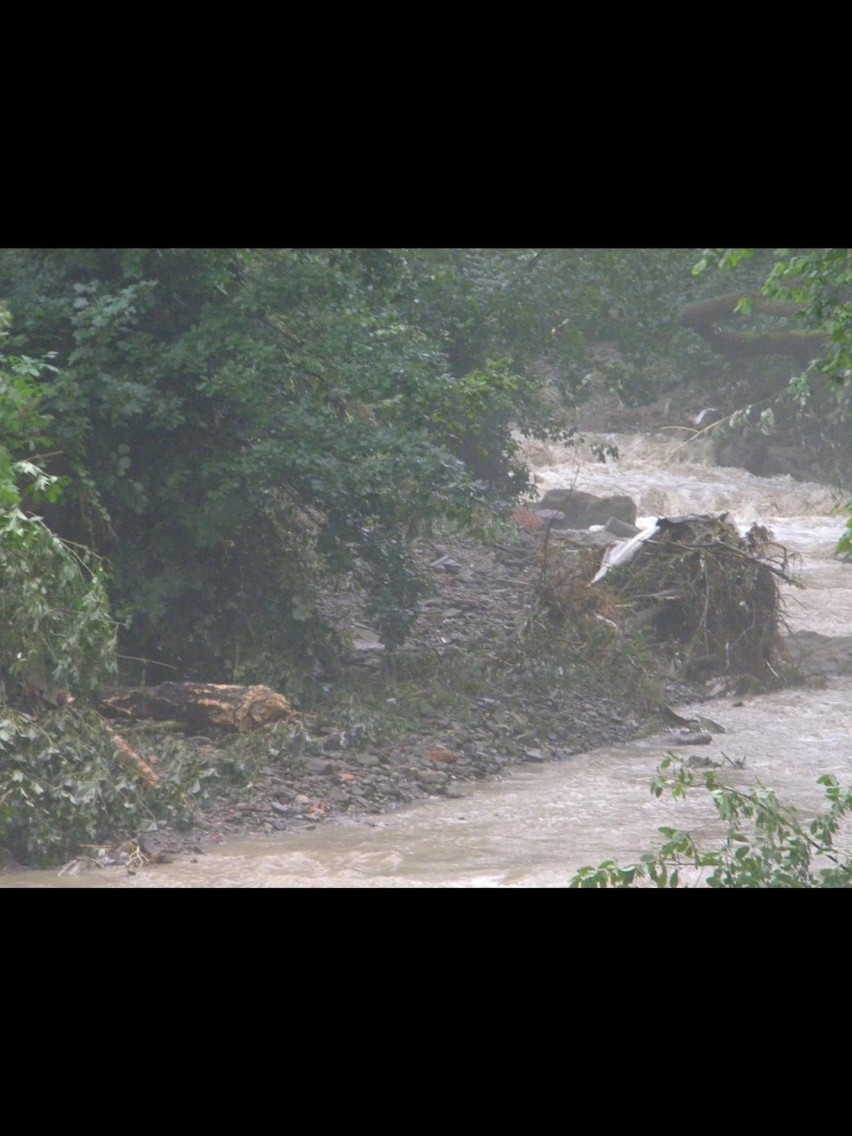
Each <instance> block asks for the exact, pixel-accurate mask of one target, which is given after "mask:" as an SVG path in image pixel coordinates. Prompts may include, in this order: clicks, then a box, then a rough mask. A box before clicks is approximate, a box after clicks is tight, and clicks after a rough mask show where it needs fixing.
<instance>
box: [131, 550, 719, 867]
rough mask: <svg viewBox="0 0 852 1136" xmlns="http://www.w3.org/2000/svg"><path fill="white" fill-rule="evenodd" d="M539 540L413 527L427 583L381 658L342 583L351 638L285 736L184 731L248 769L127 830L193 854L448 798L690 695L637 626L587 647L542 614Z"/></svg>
mask: <svg viewBox="0 0 852 1136" xmlns="http://www.w3.org/2000/svg"><path fill="white" fill-rule="evenodd" d="M544 540H545V538H544V537H543V536H542V535H541V534H540V533H539V534H536V533H530V532H527V531H524V530H523V529H518V530H517V531H513V532H507V535H506V539H505V540H497V541H495V542H493V543H490V544H484V543H481V542H477V541H474V540H471V539H469V538H462V537H452V538H450V537H447V538H446V539H437V538H435V539H429V540H421V541H419V542H418V547H417V551H418V555H419V557H420V559H421V561H422V563H423V565H424V568H425V570H426V571H427V572H429V573H430V574H431V575H432V578H433V583H434V589H433V594H432V595H431V596H430V597H429V598H428V599H426V600H425V602H424V603H423V605H422V610H421V613H420V616H419V618H418V620H417V623H416V625H415V628H414V632H413V634H412V636H411V638H410V640H409V642H408V643H407V644H406V646H405V648H404V649H402V650H401V651H399V652H398V653H397V654H396V656H395V658H394V659H393V660H392V661H389V660H388V659H387V658H386V657H385V654H384V651H383V650H382V648H381V645H380V644H379V643H378V641H377V639H376V637H375V635H374V634H373V633H372V632H371V631H370V629H369V627H367V626H366V623H365V621H363V620H362V619H361V618H360V613H359V611H358V610H357V606H356V605H354V603H353V600H352V597H345V596H343V597H337V599H336V602H337V604H338V611H337V616H338V619H340V618H342V617H344V616H345V618H346V619H347V620H348V622H349V626H350V628H351V630H352V641H353V651H352V655H351V656H350V658H349V660H348V662H347V663H346V665H345V666H344V667H343V668H342V670H341V673H340V674H339V675H338V676H337V678H336V680H335V681H333V682H332V681H330V682H329V683H328V684H327V691H326V693H327V700H326V702H325V703H324V704H323V705H322V706H321V707H319V708H318V710H317V713H316V716H315V718H313V719H312V720H309V722H308V723H307V728H306V729H305V730H303V731H300V732H299V733H298V735H296V736H294V735H293V730H292V727H290V726H284V725H283V724H282V725H280V726H277V727H276V726H272V727H267V728H266V729H264V730H261V731H258V732H257V733H256V734H255V735H252V736H250V737H247V738H234V737H230V738H228V737H224V738H220V739H218V740H214V739H209V738H201V739H188V742H187V744H189V745H191V746H192V745H195V746H198V747H200V749H202V750H203V752H204V754H205V759H206V760H207V761H209V762H211V763H213V764H214V765H215V764H216V763H223V762H224V763H230V764H232V765H233V764H235V763H239V762H240V761H241V762H242V763H243V764H244V765H245V764H249V765H250V767H251V769H252V773H251V776H250V779H249V781H248V783H247V784H245V785H243V786H242V787H240V788H239V789H235V790H233V791H231V792H227V793H225V794H223V795H221V796H217V797H214V798H213V799H210V800H207V801H205V802H204V803H203V804H202V805H200V806H199V807H198V808H197V809H196V810H195V811H194V813H193V814H192V817H191V819H190V822H189V824H188V825H186V826H181V827H177V826H174V825H172V824H158V825H157V828H156V829H152V830H151V831H149V832H147V833H145V834H144V835H143V836H142V837H141V838H140V843H141V844H142V846H143V849H144V850H145V851H147V852H148V853H150V854H152V855H166V856H184V855H187V854H198V853H203V851H204V849H205V848H207V847H209V846H210V845H211V844H215V843H218V842H222V841H225V840H231V839H233V838H234V837H238V836H245V835H260V836H262V835H269V836H273V835H274V834H276V833H281V832H288V831H295V830H300V829H306V828H312V827H316V826H318V825H324V824H339V823H345V822H354V821H362V822H363V821H369V818H370V817H375V816H378V815H381V814H382V813H387V812H390V811H393V810H395V809H397V808H399V807H400V806H402V805H405V804H409V803H411V802H414V801H418V800H428V799H430V798H441V797H449V798H454V797H458V798H460V797H463V796H464V795H465V791H466V785H468V784H469V783H471V782H475V781H482V780H488V779H494V778H500V777H501V776H504V775H505V771H506V769H507V767H508V766H510V765H515V764H523V763H530V762H531V763H542V762H553V761H568V760H570V759H571V758H572V756H573V755H575V754H578V753H585V752H588V751H589V750H594V749H597V748H600V747H602V746H606V745H612V744H615V743H618V742H623V741H627V740H630V739H632V738H635V737H638V736H641V735H642V734H644V733H648V732H650V731H653V730H655V729H659V728H660V722H659V718H658V717H657V709H658V707H659V705H660V703H661V702H665V701H667V702H683V701H694V700H696V699H698V698H701V697H702V696H705V697H706V691H705V690H703V688H701V687H699V686H697V685H694V684H693V685H690V684H685V683H680V682H677V681H675V680H674V679H673V678H671V676H667V675H666V673H665V669H664V664H663V662H662V660H661V659H659V658H655V656H654V655H653V654H652V652H651V650H650V648H649V647H648V645H647V643H645V642H644V641H643V640H640V639H634V640H632V641H629V642H624V643H623V644H622V645H621V647H620V648H619V650H618V652H613V651H612V650H608V651H603V648H602V647H601V646H600V644H599V645H598V648H597V650H600V651H601V652H602V655H601V657H600V658H598V657H596V654H595V652H596V647H595V644H594V643H593V642H591V641H587V642H585V643H584V642H583V641H582V640H581V639H580V638H579V637H576V638H572V630H571V628H567V629H564V633H560V632H559V631H558V629H557V630H556V631H555V632H554V629H553V628H544V629H543V628H542V626H541V613H540V612H539V611H538V610H537V604H538V599H537V595H538V590H539V588H540V577H541V571H542V548H543V545H544ZM607 634H609V631H608V630H607ZM604 656H605V657H604Z"/></svg>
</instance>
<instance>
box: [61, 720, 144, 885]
mask: <svg viewBox="0 0 852 1136" xmlns="http://www.w3.org/2000/svg"><path fill="white" fill-rule="evenodd" d="M106 732H107V733H108V734H109V737H110V741H111V742H112V744H113V745H114V746H115V750H116V753H117V754H118V756H119V757H120V758H121V760H122V761H123V762H124V763H125V764H126V765H132V766H133V768H134V769H135V770H136V772H137V773H140V774H141V775H142V776H143V777H144V778H145V780H146V781H147V782H148V784H149V785H153V786H154V787H155V788H156V786H157V785H159V784H160V781H161V780H162V778H161V777H160V775H159V773H157V772H156V771H155V770H154V769H152V768H151V766H150V765H149V764H148V762H147V761H146V760H145V758H144V757H141V756H140V755H139V754H138V753H137V752H136V750H135V749H133V747H132V746H130V745H128V743H127V742H126V741H125V740H124V738H122V737H120V736H119V735H118V734H117V733H116V732H115V730H111V729H110V728H109V726H106ZM61 874H62V873H61V872H60V875H61Z"/></svg>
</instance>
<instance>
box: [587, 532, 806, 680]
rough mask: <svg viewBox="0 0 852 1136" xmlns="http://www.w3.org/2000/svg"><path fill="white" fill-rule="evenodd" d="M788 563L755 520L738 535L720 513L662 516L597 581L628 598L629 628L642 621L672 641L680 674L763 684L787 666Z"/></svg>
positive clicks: (778, 675)
mask: <svg viewBox="0 0 852 1136" xmlns="http://www.w3.org/2000/svg"><path fill="white" fill-rule="evenodd" d="M787 563H788V559H787V553H786V549H784V548H783V547H782V546H781V545H778V544H775V543H773V541H772V534H771V533H769V532H768V531H767V530H766V529H765V528H762V527H760V526H758V525H753V526H752V527H751V529H750V530H749V532H748V533H747V534H746V536H745V537H741V536H740V535H739V533H738V532H737V530H736V528H735V527H734V526H733V525H732V524H731V523H730V522H729V521H728V520H727V517H726V515H725V514H723V515H722V516H721V517H707V516H690V517H673V518H661V519H660V521H659V522H658V531H657V533H656V534H655V535H654V537H653V538H651V539H648V540H645V541H643V542H641V543H640V544H639V545H638V550H637V552H636V554H635V555H634V556H633V557H632V559H630V560H629V561H628V562H627V563H623V564H620V565H617V566H616V567H613V568H611V569H610V570H609V572H608V573H607V575H606V584H605V585H604V586H608V587H610V588H612V589H614V590H615V591H616V592H617V593H618V594H619V595H620V596H621V597H623V598H624V599H627V600H629V601H630V604H631V607H632V610H633V613H634V614H633V616H632V622H633V625H634V626H635V625H637V624H641V623H649V624H650V625H651V626H652V627H653V628H654V631H655V633H656V635H657V637H658V639H660V640H661V641H663V642H665V643H667V644H670V645H671V646H672V648H673V654H676V655H677V657H678V658H679V660H680V663H681V666H682V671H681V673H682V674H683V675H684V677H689V678H706V677H709V676H710V675H718V674H727V675H737V676H750V677H751V678H752V679H753V680H756V682H757V683H758V684H759V685H760V686H764V687H765V686H771V685H773V684H775V683H777V682H778V680H779V678H780V676H781V673H782V672H783V670H785V669H787V668H789V665H790V659H789V656H788V655H787V652H786V650H785V648H784V646H783V642H782V639H781V629H782V627H783V616H782V611H781V600H780V596H779V591H778V582H779V580H785V581H787V582H788V583H790V582H792V581H791V579H790V577H789V576H788V574H787ZM598 586H600V585H598Z"/></svg>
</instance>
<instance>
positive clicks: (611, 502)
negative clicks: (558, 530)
mask: <svg viewBox="0 0 852 1136" xmlns="http://www.w3.org/2000/svg"><path fill="white" fill-rule="evenodd" d="M537 509H538V510H539V511H541V510H550V509H554V510H558V511H559V512H560V513H563V514H564V516H565V520H564V521H561V522H560V524H561V525H564V527H565V528H570V529H587V528H589V526H590V525H605V524H607V523H608V522H609V520H610V518H612V517H614V518H615V519H616V520H618V521H623V522H624V523H625V524H628V525H635V523H636V502H635V501H634V500H633V498H632V497H622V496H613V497H596V496H595V494H594V493H584V492H583V491H582V490H581V489H551V490H550V491H549V492H547V493H545V495H544V497H542V499H541V501H539V502H538V505H537Z"/></svg>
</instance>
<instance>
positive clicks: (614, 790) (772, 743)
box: [0, 435, 852, 888]
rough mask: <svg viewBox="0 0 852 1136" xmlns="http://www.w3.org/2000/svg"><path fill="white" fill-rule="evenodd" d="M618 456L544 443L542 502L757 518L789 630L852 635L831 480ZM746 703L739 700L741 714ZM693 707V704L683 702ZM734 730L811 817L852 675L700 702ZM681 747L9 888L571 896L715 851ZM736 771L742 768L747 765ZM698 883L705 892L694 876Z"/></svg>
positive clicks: (766, 776) (850, 598)
mask: <svg viewBox="0 0 852 1136" xmlns="http://www.w3.org/2000/svg"><path fill="white" fill-rule="evenodd" d="M599 437H601V438H602V439H603V440H604V441H608V442H610V443H611V444H615V445H617V446H618V448H619V451H620V455H621V456H620V460H619V461H618V462H608V463H607V464H605V465H604V464H601V463H599V462H597V461H596V460H594V458H593V457H592V456H591V455H589V457H588V460H584V458H583V457H582V455H581V456H580V457H578V455H577V454H575V452H574V451H573V450H563V449H560V448H558V447H553V446H536V447H535V448H534V449H533V450H532V451H531V459H532V461H533V464H534V465H535V466H536V468H537V470H538V474H537V478H538V481H539V485H540V488H541V491H542V492H545V491H546V490H547V489H550V488H555V487H564V486H569V485H575V486H576V488H578V489H582V490H585V491H587V492H591V493H608V494H609V493H618V494H629V495H630V496H632V497H633V498H634V499H635V500H636V502H637V505H638V509H639V513H640V514H641V515H642V516H657V515H667V516H672V515H678V514H683V513H719V512H723V511H725V512H728V513H729V514H730V518H731V519H732V520H734V521H735V522H736V523H737V524H738V525H740V526H741V527H742V528H746V527H748V526H749V525H750V524H751V523H752V522H754V521H758V522H759V523H760V524H763V525H766V526H767V527H768V528H770V529H772V530H773V531H774V533H775V536H776V538H777V539H778V540H779V541H780V542H781V543H783V544H785V545H786V546H787V548H788V550H789V551H790V552H791V553H795V554H797V555H798V556H799V557H800V558H801V560H800V562H799V563H798V565H797V572H798V576H799V579H800V580H801V582H802V584H803V585H804V586H803V587H802V588H785V597H786V600H787V619H788V623H789V625H790V628H791V630H793V631H797V630H808V631H813V632H818V633H819V634H821V635H830V636H839V635H849V634H852V565H850V564H844V563H842V562H841V561H839V560H837V559H836V558H835V556H834V547H835V544H836V542H837V539H838V536H839V534H840V533H841V531H842V529H843V525H844V522H845V516H846V514H845V512H843V511H841V512H839V513H838V512H837V511H836V509H837V506H838V505H839V504H841V503H842V499H841V498H840V496H839V495H838V494H837V493H836V491H833V490H832V489H830V488H829V487H827V486H823V485H817V484H807V483H805V484H803V483H798V482H795V481H793V480H792V479H791V478H789V477H773V478H758V477H754V476H752V475H751V474H748V473H745V472H744V471H742V470H737V469H723V468H719V467H715V466H713V465H711V464H709V461H708V451H707V447H706V446H702V444H701V443H699V444H697V445H696V444H688V445H685V444H684V443H683V442H681V441H676V440H672V439H671V438H669V437H666V436H664V435H660V436H659V437H646V436H618V435H601V436H599ZM736 703H740V704H739V705H737V704H736ZM678 709H679V710H680V711H681V713H688V711H689V707H679V708H678ZM694 709H695V710H696V711H697V712H698V713H701V714H704V715H707V716H710V717H712V718H713V719H714V720H715V721H717V722H718V723H719V724H721V725H723V726H724V727H725V729H726V732H725V733H724V734H718V735H714V738H713V742H712V744H711V745H710V746H704V747H700V752H701V755H702V756H710V757H712V758H713V759H714V760H717V761H720V762H722V763H723V764H724V765H725V768H728V765H727V763H726V762H725V759H726V758H727V759H729V760H730V762H732V763H735V765H731V766H730V775H729V776H728V780H729V782H730V783H732V784H735V785H736V786H738V787H741V788H748V787H750V786H751V785H752V784H753V783H754V781H755V779H757V780H760V781H761V782H762V783H763V784H765V785H767V786H769V787H771V788H773V789H775V790H776V791H777V792H778V794H779V796H780V797H781V798H782V799H783V800H786V801H789V802H790V803H795V804H797V805H798V806H800V807H801V808H802V809H803V810H804V811H805V812H808V811H810V810H814V811H815V810H816V809H818V808H819V807H820V803H821V800H822V791H821V789H819V787H818V786H816V785H815V781H816V778H817V777H818V776H820V775H821V774H823V773H833V774H834V775H835V776H836V777H837V778H838V779H839V780H840V782H841V783H842V784H845V785H850V784H852V674H845V675H841V676H835V677H832V678H829V679H828V680H827V681H826V684H825V686H824V688H822V689H802V688H798V689H790V690H783V691H780V692H776V693H773V694H769V695H763V696H760V697H748V698H746V699H744V700H742V701H741V700H739V699H735V698H732V697H730V696H728V697H722V698H719V699H716V700H714V701H712V702H707V703H703V704H701V706H700V707H695V708H694ZM668 748H669V745H668V744H667V741H666V738H665V736H664V735H662V734H661V735H659V736H657V737H655V738H647V739H643V740H642V741H641V742H637V743H633V744H627V745H620V746H615V747H612V748H609V749H604V750H597V751H595V752H593V753H588V754H580V755H576V756H574V757H572V758H571V759H570V760H568V761H565V762H561V763H557V764H551V765H525V766H519V767H514V768H512V769H511V770H510V771H509V772H508V775H507V776H506V777H505V778H504V779H503V780H501V781H499V782H496V783H492V784H485V785H481V784H474V785H465V786H464V792H465V797H464V798H463V799H460V800H446V799H441V800H435V801H429V802H421V803H418V804H415V805H411V806H408V807H407V808H405V809H402V810H400V811H399V812H396V813H393V814H390V815H389V816H386V817H382V818H380V819H378V820H371V821H369V822H358V823H356V822H351V823H341V824H339V825H328V826H325V827H322V828H317V829H315V830H313V831H310V832H298V833H282V834H277V835H276V836H275V837H264V838H256V839H253V840H242V841H239V842H235V843H232V844H226V845H222V846H220V847H216V848H213V849H211V850H210V851H208V852H207V853H206V854H205V855H203V856H199V857H198V862H197V863H192V862H190V861H182V862H179V863H174V864H170V865H161V866H157V867H151V868H146V869H143V870H140V871H138V872H137V873H136V874H135V875H133V876H130V875H128V874H127V872H126V870H125V869H123V868H114V869H105V870H103V871H100V872H97V873H92V874H88V875H84V876H76V877H58V876H57V875H56V873H55V872H27V873H20V874H16V875H11V876H6V877H2V878H0V887H6V888H8V887H29V888H31V887H86V888H92V887H121V888H128V887H144V888H151V887H177V888H198V887H211V888H269V887H273V888H281V887H287V888H302V887H305V888H317V887H331V888H341V887H345V888H376V887H381V888H393V887H401V888H417V887H420V888H476V887H483V888H494V887H516V888H517V887H527V888H528V887H564V886H565V885H566V884H567V882H568V880H569V879H570V877H571V875H572V874H573V873H574V871H576V869H577V868H579V867H580V866H582V865H586V864H592V865H596V864H598V863H600V862H601V861H602V860H604V859H608V858H614V859H618V860H621V861H622V862H629V861H630V860H633V859H636V858H638V857H639V856H640V855H641V854H642V853H643V852H645V851H648V850H649V849H651V848H652V847H653V846H654V845H655V843H657V842H658V837H657V832H656V830H657V828H658V827H659V826H660V825H675V826H677V827H679V828H684V829H688V830H689V831H691V832H692V833H693V835H695V836H696V837H697V838H698V839H699V842H700V843H701V842H706V844H707V846H708V847H712V846H713V845H714V843H715V842H716V840H715V838H717V837H718V835H719V831H720V830H719V828H718V824H717V822H716V819H715V813H714V811H713V809H712V807H711V806H710V804H709V802H708V801H706V800H705V799H703V798H702V797H701V795H692V796H690V797H687V799H686V800H685V801H673V800H671V799H670V798H666V797H663V798H660V799H657V798H654V797H653V796H652V795H651V792H650V782H651V778H652V777H653V774H654V772H655V770H656V767H657V765H658V763H659V761H660V759H661V758H662V757H663V755H664V754H665V753H666V751H667V749H668ZM735 766H736V767H735ZM689 882H691V883H700V882H701V881H700V880H698V879H692V880H690V881H689Z"/></svg>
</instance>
